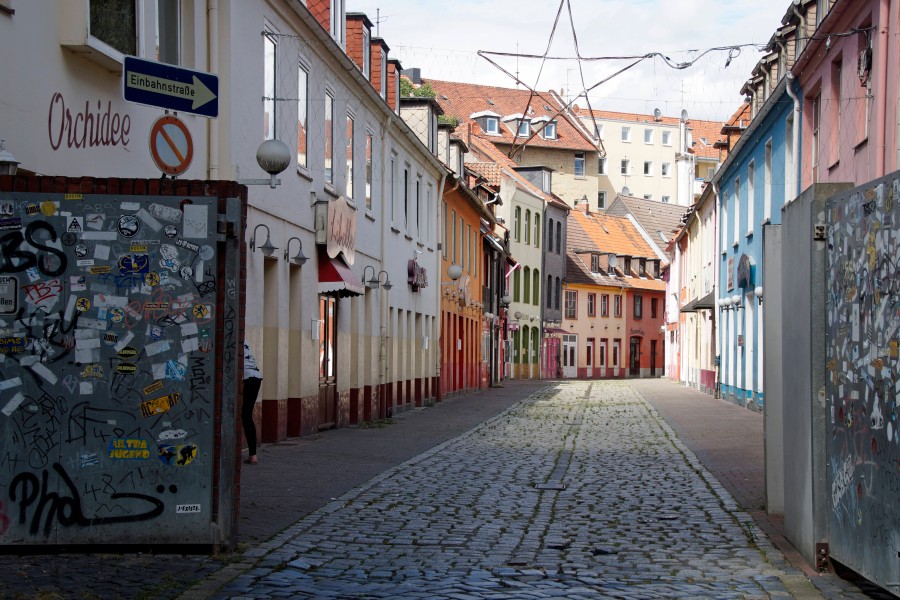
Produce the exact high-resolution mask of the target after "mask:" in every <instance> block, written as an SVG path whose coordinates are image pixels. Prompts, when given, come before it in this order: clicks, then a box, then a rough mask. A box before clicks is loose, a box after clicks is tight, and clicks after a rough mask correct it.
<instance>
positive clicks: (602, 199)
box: [597, 192, 606, 210]
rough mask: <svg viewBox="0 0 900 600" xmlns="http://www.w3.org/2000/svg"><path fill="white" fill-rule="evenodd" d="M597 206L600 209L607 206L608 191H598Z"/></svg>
mask: <svg viewBox="0 0 900 600" xmlns="http://www.w3.org/2000/svg"><path fill="white" fill-rule="evenodd" d="M597 208H598V209H599V210H603V209H604V208H606V192H597Z"/></svg>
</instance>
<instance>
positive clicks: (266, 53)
mask: <svg viewBox="0 0 900 600" xmlns="http://www.w3.org/2000/svg"><path fill="white" fill-rule="evenodd" d="M96 4H97V3H96V2H92V3H91V12H92V13H93V10H94V6H96ZM277 50H278V43H277V42H276V41H275V34H274V33H272V32H271V31H266V32H265V33H264V34H263V138H264V139H267V140H272V139H275V81H276V79H275V77H276V73H275V54H276V52H277Z"/></svg>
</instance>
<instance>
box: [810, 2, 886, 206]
mask: <svg viewBox="0 0 900 600" xmlns="http://www.w3.org/2000/svg"><path fill="white" fill-rule="evenodd" d="M898 5H900V0H863V1H860V0H838V2H836V3H835V5H834V6H833V7H832V9H831V13H829V15H828V16H827V17H826V19H825V21H824V22H823V23H822V24H821V25H820V26H819V28H818V30H817V31H816V33H815V38H814V39H813V40H812V41H810V42H809V45H808V46H807V47H806V48H805V49H804V52H803V55H801V57H800V58H801V60H799V61H798V62H797V64H796V65H795V66H794V68H793V72H794V75H795V76H796V77H797V78H798V79H799V81H800V85H801V86H802V91H803V95H802V100H803V108H802V110H803V117H802V124H801V128H802V131H801V147H802V150H801V174H800V176H801V189H802V190H805V189H806V188H807V187H809V186H810V185H811V184H813V183H816V182H819V183H823V182H828V183H832V182H845V181H847V182H853V183H856V184H860V183H864V182H866V181H870V180H872V179H875V178H878V177H881V176H883V175H885V174H887V173H890V172H892V171H894V170H896V169H897V168H898V165H897V126H898V112H897V101H898V89H900V88H898V72H900V64H898V63H900V60H898V39H897V37H898V36H897V33H898ZM869 25H871V26H873V27H874V29H872V31H871V33H870V35H871V36H872V61H871V62H872V65H871V70H870V75H869V79H870V81H871V95H872V96H873V97H872V98H870V99H868V101H867V100H866V93H867V90H866V87H865V86H864V85H862V84H861V82H860V78H859V75H858V60H859V55H860V50H862V49H863V48H865V34H864V33H856V34H850V35H838V34H846V33H848V32H851V31H852V30H853V29H854V28H863V27H867V26H869ZM829 34H832V35H831V36H830V41H829ZM826 46H828V48H826ZM817 98H818V99H819V104H820V126H819V134H818V139H819V143H818V145H819V147H820V150H819V160H818V166H817V167H816V168H815V169H814V168H813V154H814V153H813V144H814V135H813V134H814V131H813V128H814V123H813V117H814V112H815V111H814V106H815V100H816V99H817ZM838 98H840V101H838V100H837V99H838ZM867 104H868V107H867ZM867 109H868V112H867Z"/></svg>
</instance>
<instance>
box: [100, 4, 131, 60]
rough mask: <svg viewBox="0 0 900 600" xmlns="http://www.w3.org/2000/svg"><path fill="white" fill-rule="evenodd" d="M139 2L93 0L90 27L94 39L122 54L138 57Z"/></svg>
mask: <svg viewBox="0 0 900 600" xmlns="http://www.w3.org/2000/svg"><path fill="white" fill-rule="evenodd" d="M138 6H139V3H138V1H137V0H105V1H102V2H101V1H98V0H91V2H90V12H89V21H88V27H89V28H90V35H91V37H93V38H96V39H97V40H99V41H101V42H103V43H104V44H106V45H108V46H109V47H110V48H112V49H113V50H117V51H118V52H121V53H122V54H129V55H132V56H133V55H136V54H138V51H137V40H138V35H137V31H138V28H137V26H138V19H137V8H138Z"/></svg>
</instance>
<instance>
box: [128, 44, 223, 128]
mask: <svg viewBox="0 0 900 600" xmlns="http://www.w3.org/2000/svg"><path fill="white" fill-rule="evenodd" d="M122 95H123V97H124V98H125V100H127V101H128V102H136V103H138V104H147V105H149V106H158V107H159V108H165V109H168V110H174V111H177V112H184V113H193V114H195V115H203V116H205V117H218V116H219V78H218V77H217V76H215V75H212V74H211V73H204V72H202V71H191V70H189V69H182V68H181V67H175V66H172V65H167V64H164V63H159V62H154V61H152V60H143V59H141V58H137V57H135V56H126V57H125V68H124V71H123V73H122Z"/></svg>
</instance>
